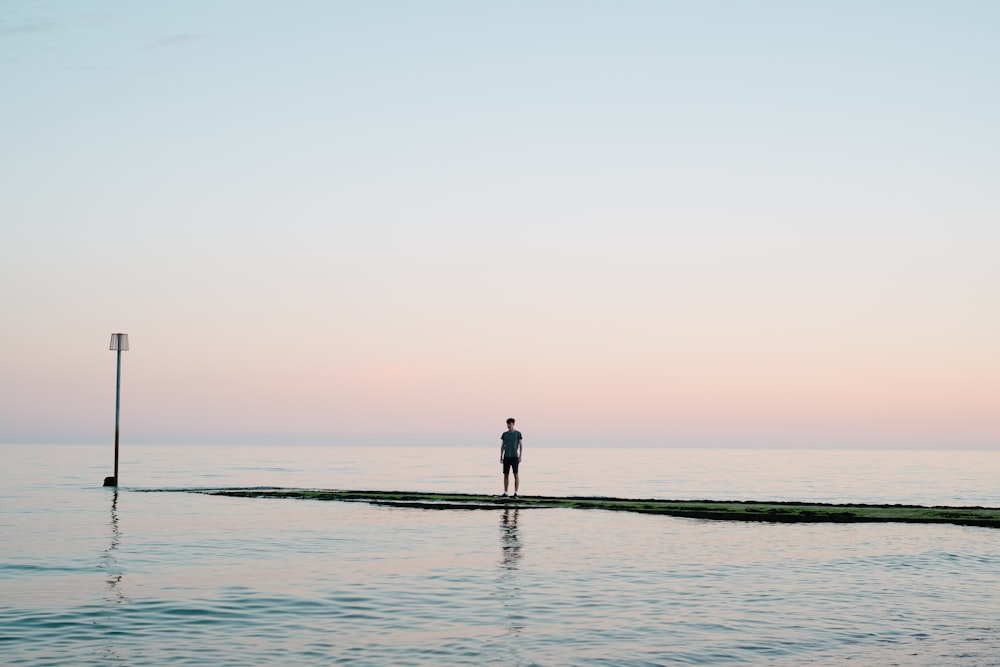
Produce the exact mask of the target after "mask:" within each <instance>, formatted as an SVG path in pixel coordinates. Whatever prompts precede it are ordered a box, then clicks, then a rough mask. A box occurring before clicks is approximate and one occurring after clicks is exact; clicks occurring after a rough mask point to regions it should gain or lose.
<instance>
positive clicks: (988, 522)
mask: <svg viewBox="0 0 1000 667" xmlns="http://www.w3.org/2000/svg"><path fill="white" fill-rule="evenodd" d="M162 490H164V491H165V490H170V491H184V492H189V493H204V494H209V495H216V496H235V497H241V498H286V499H287V498H293V499H303V500H336V501H341V502H363V503H368V504H372V505H388V506H393V507H411V508H420V509H430V510H456V509H462V510H490V509H505V508H512V507H516V508H518V509H542V508H571V509H585V510H607V511H617V512H638V513H643V514H661V515H667V516H675V517H684V518H691V519H705V520H714V521H756V522H769V523H863V522H884V523H887V522H901V523H938V524H941V523H944V524H957V525H962V526H981V527H986V528H1000V508H996V507H945V506H933V507H927V506H922V505H870V504H854V503H846V504H838V503H804V502H757V501H722V500H660V499H652V498H648V499H629V498H608V497H601V496H590V497H586V496H581V497H575V496H570V497H552V496H520V497H518V498H503V497H497V496H488V495H476V494H468V493H427V492H411V491H351V490H323V489H282V488H275V487H256V488H230V489H162Z"/></svg>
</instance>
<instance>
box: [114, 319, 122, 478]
mask: <svg viewBox="0 0 1000 667" xmlns="http://www.w3.org/2000/svg"><path fill="white" fill-rule="evenodd" d="M118 341H119V342H118V370H117V372H116V373H115V486H118V415H119V414H120V410H121V397H122V346H121V334H119V335H118Z"/></svg>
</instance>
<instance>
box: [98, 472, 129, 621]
mask: <svg viewBox="0 0 1000 667" xmlns="http://www.w3.org/2000/svg"><path fill="white" fill-rule="evenodd" d="M109 525H110V527H111V543H110V544H109V545H108V548H107V549H105V550H104V552H103V553H102V554H101V569H102V570H104V573H105V575H106V577H107V578H106V581H107V584H108V589H107V591H105V593H106V594H105V598H104V599H105V600H106V601H107V602H111V603H115V604H119V603H122V602H126V601H127V600H126V599H125V594H124V592H123V591H122V589H121V586H120V585H121V582H122V575H123V572H122V568H121V566H120V565H119V564H118V558H117V556H116V553H115V552H117V551H118V545H119V543H120V542H121V537H122V536H121V531H120V530H119V529H118V490H117V489H115V491H114V493H113V494H112V496H111V521H110V523H109Z"/></svg>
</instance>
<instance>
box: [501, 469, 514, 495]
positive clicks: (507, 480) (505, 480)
mask: <svg viewBox="0 0 1000 667" xmlns="http://www.w3.org/2000/svg"><path fill="white" fill-rule="evenodd" d="M509 483H510V473H509V472H505V473H504V474H503V492H504V493H507V485H508V484H509ZM514 493H517V475H514Z"/></svg>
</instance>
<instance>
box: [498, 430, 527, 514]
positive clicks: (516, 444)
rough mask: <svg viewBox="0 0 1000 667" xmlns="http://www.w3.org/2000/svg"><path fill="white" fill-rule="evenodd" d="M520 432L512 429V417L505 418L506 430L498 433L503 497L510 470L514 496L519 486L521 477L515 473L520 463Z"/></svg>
mask: <svg viewBox="0 0 1000 667" xmlns="http://www.w3.org/2000/svg"><path fill="white" fill-rule="evenodd" d="M521 442H522V439H521V432H520V431H515V430H514V418H513V417H511V418H510V419H508V420H507V430H506V431H504V432H503V433H502V434H500V462H501V463H503V496H501V497H503V498H506V497H507V486H508V483H509V481H510V471H511V470H513V471H514V497H515V498H517V490H518V489H519V488H520V486H521V478H520V477H519V476H518V474H517V469H518V466H519V465H520V463H521V452H522V451H523V446H522V445H521Z"/></svg>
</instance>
